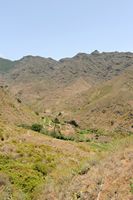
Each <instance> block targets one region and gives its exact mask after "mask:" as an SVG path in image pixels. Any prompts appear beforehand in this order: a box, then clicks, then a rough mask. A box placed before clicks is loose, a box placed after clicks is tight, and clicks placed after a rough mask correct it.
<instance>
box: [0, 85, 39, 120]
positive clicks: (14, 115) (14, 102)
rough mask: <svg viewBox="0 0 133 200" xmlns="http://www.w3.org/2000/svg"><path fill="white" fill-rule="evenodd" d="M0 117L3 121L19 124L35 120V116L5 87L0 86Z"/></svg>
mask: <svg viewBox="0 0 133 200" xmlns="http://www.w3.org/2000/svg"><path fill="white" fill-rule="evenodd" d="M0 119H1V120H2V121H4V122H5V123H7V124H8V123H10V124H19V123H32V122H34V121H37V116H36V115H35V113H34V112H31V110H29V109H28V108H27V107H25V106H24V105H23V103H22V102H21V101H20V99H16V98H14V97H13V96H12V95H11V94H10V93H9V91H8V89H6V88H0Z"/></svg>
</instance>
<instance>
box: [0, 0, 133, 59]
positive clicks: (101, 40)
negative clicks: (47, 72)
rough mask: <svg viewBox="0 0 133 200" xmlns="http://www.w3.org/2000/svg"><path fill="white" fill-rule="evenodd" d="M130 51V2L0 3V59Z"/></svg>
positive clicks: (37, 0)
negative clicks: (94, 51)
mask: <svg viewBox="0 0 133 200" xmlns="http://www.w3.org/2000/svg"><path fill="white" fill-rule="evenodd" d="M95 49H98V50H99V51H133V0H0V56H3V57H7V58H11V59H18V58H20V57H22V56H24V55H29V54H32V55H40V56H44V57H53V58H55V59H59V58H61V57H67V56H73V55H74V54H76V53H78V52H87V53H88V52H91V51H93V50H95Z"/></svg>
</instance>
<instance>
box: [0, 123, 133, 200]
mask: <svg viewBox="0 0 133 200" xmlns="http://www.w3.org/2000/svg"><path fill="white" fill-rule="evenodd" d="M0 127H1V128H0V140H1V142H0V191H1V196H0V200H3V199H4V198H6V199H13V200H31V199H34V200H37V199H39V200H45V199H47V200H51V199H58V200H62V199H77V198H76V196H78V194H80V193H83V195H84V196H85V197H86V199H87V197H90V195H92V196H93V195H94V197H96V195H97V194H98V191H99V187H100V185H99V184H101V182H98V181H100V180H102V179H103V178H104V179H105V180H106V179H107V180H108V177H110V176H111V179H112V180H113V181H114V180H115V179H116V176H117V173H118V172H117V171H118V170H119V169H120V173H119V178H120V180H123V176H122V169H123V170H125V168H124V167H125V166H124V164H123V165H122V166H120V164H121V162H122V163H125V162H126V160H127V159H128V164H129V168H127V169H129V171H128V170H126V173H124V177H125V180H126V181H125V182H124V187H125V191H126V192H125V194H126V195H127V194H128V196H131V192H130V189H131V188H130V183H131V181H132V174H131V173H130V166H131V163H132V161H131V160H130V159H129V155H131V153H132V142H131V141H132V137H131V136H130V137H127V138H123V139H120V138H119V140H118V139H116V140H114V141H112V142H111V143H106V144H103V143H97V142H90V143H76V142H70V141H63V140H57V139H53V138H51V137H48V136H44V135H42V134H40V133H37V132H33V131H30V130H25V129H22V128H17V127H14V126H10V125H9V126H7V125H5V124H3V123H2V122H0ZM118 149H119V151H118ZM127 151H128V154H127V155H128V157H126V153H124V152H127ZM112 152H113V153H112ZM116 152H117V153H116ZM119 153H120V155H121V157H120V156H119ZM122 155H124V156H125V157H124V158H123V157H122ZM108 157H110V159H108ZM117 159H118V161H117ZM100 160H101V162H100ZM102 160H103V164H102ZM112 160H113V162H112ZM107 163H108V165H107ZM117 163H118V164H119V165H117ZM109 165H110V167H108V166H109ZM111 166H112V168H111ZM103 168H105V169H106V170H105V171H104V174H103V176H102V174H101V173H100V172H101V171H102V169H103ZM90 170H91V171H90ZM91 172H93V173H91ZM96 173H98V176H96ZM121 178H122V179H121ZM91 181H92V182H91ZM90 183H91V184H92V183H93V186H94V188H95V189H93V188H92V187H90V188H89V190H90V193H88V196H86V195H87V193H86V191H87V190H88V189H86V187H87V185H88V184H90ZM108 183H109V180H108V182H107V181H106V184H108ZM95 185H96V186H95ZM119 186H120V188H119V190H118V193H119V195H120V193H121V191H123V188H122V186H123V182H119ZM113 188H114V186H113V185H111V187H110V188H109V189H108V193H111V194H112V190H113V191H114V189H113ZM116 189H117V187H116ZM82 190H83V192H81V191H82ZM103 195H106V191H105V194H103ZM92 199H93V198H92ZM105 199H106V198H105Z"/></svg>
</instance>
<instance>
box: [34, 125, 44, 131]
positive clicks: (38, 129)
mask: <svg viewBox="0 0 133 200" xmlns="http://www.w3.org/2000/svg"><path fill="white" fill-rule="evenodd" d="M42 129H43V126H42V125H41V124H32V126H31V130H33V131H37V132H41V130H42Z"/></svg>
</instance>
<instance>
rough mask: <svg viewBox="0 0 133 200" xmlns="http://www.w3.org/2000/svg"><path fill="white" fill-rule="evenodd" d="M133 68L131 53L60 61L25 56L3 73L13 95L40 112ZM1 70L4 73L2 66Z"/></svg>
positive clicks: (81, 54)
mask: <svg viewBox="0 0 133 200" xmlns="http://www.w3.org/2000/svg"><path fill="white" fill-rule="evenodd" d="M2 63H3V61H2ZM132 64H133V54H132V53H119V52H114V53H113V52H112V53H99V52H98V51H95V52H93V53H91V54H84V53H79V54H77V55H76V56H74V57H73V58H65V59H61V60H59V61H55V60H53V59H51V58H42V57H38V56H37V57H34V56H26V57H24V58H22V59H21V60H18V61H15V62H11V64H10V65H11V66H13V67H10V68H9V69H8V70H5V75H3V76H5V77H6V80H7V82H8V84H9V85H10V87H11V90H12V92H13V93H14V94H15V95H17V96H19V97H20V98H21V99H22V100H23V101H24V102H25V103H27V104H29V105H33V106H35V105H36V103H37V104H38V106H37V107H38V108H39V105H40V109H41V110H42V109H46V108H47V107H49V105H50V107H52V105H53V104H56V103H57V104H58V103H59V102H60V100H61V99H63V98H64V99H67V98H68V97H73V96H74V95H75V93H80V92H81V91H82V90H85V89H86V90H87V89H89V88H90V87H91V86H93V85H95V84H99V83H102V82H103V81H106V80H109V79H112V78H113V77H114V76H117V75H119V74H121V73H122V72H123V71H124V70H125V69H127V68H129V67H130V66H131V65H132ZM0 66H1V68H2V70H3V67H2V64H1V62H0ZM5 69H6V68H5ZM3 71H4V70H3ZM75 87H76V88H78V90H77V89H75Z"/></svg>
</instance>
